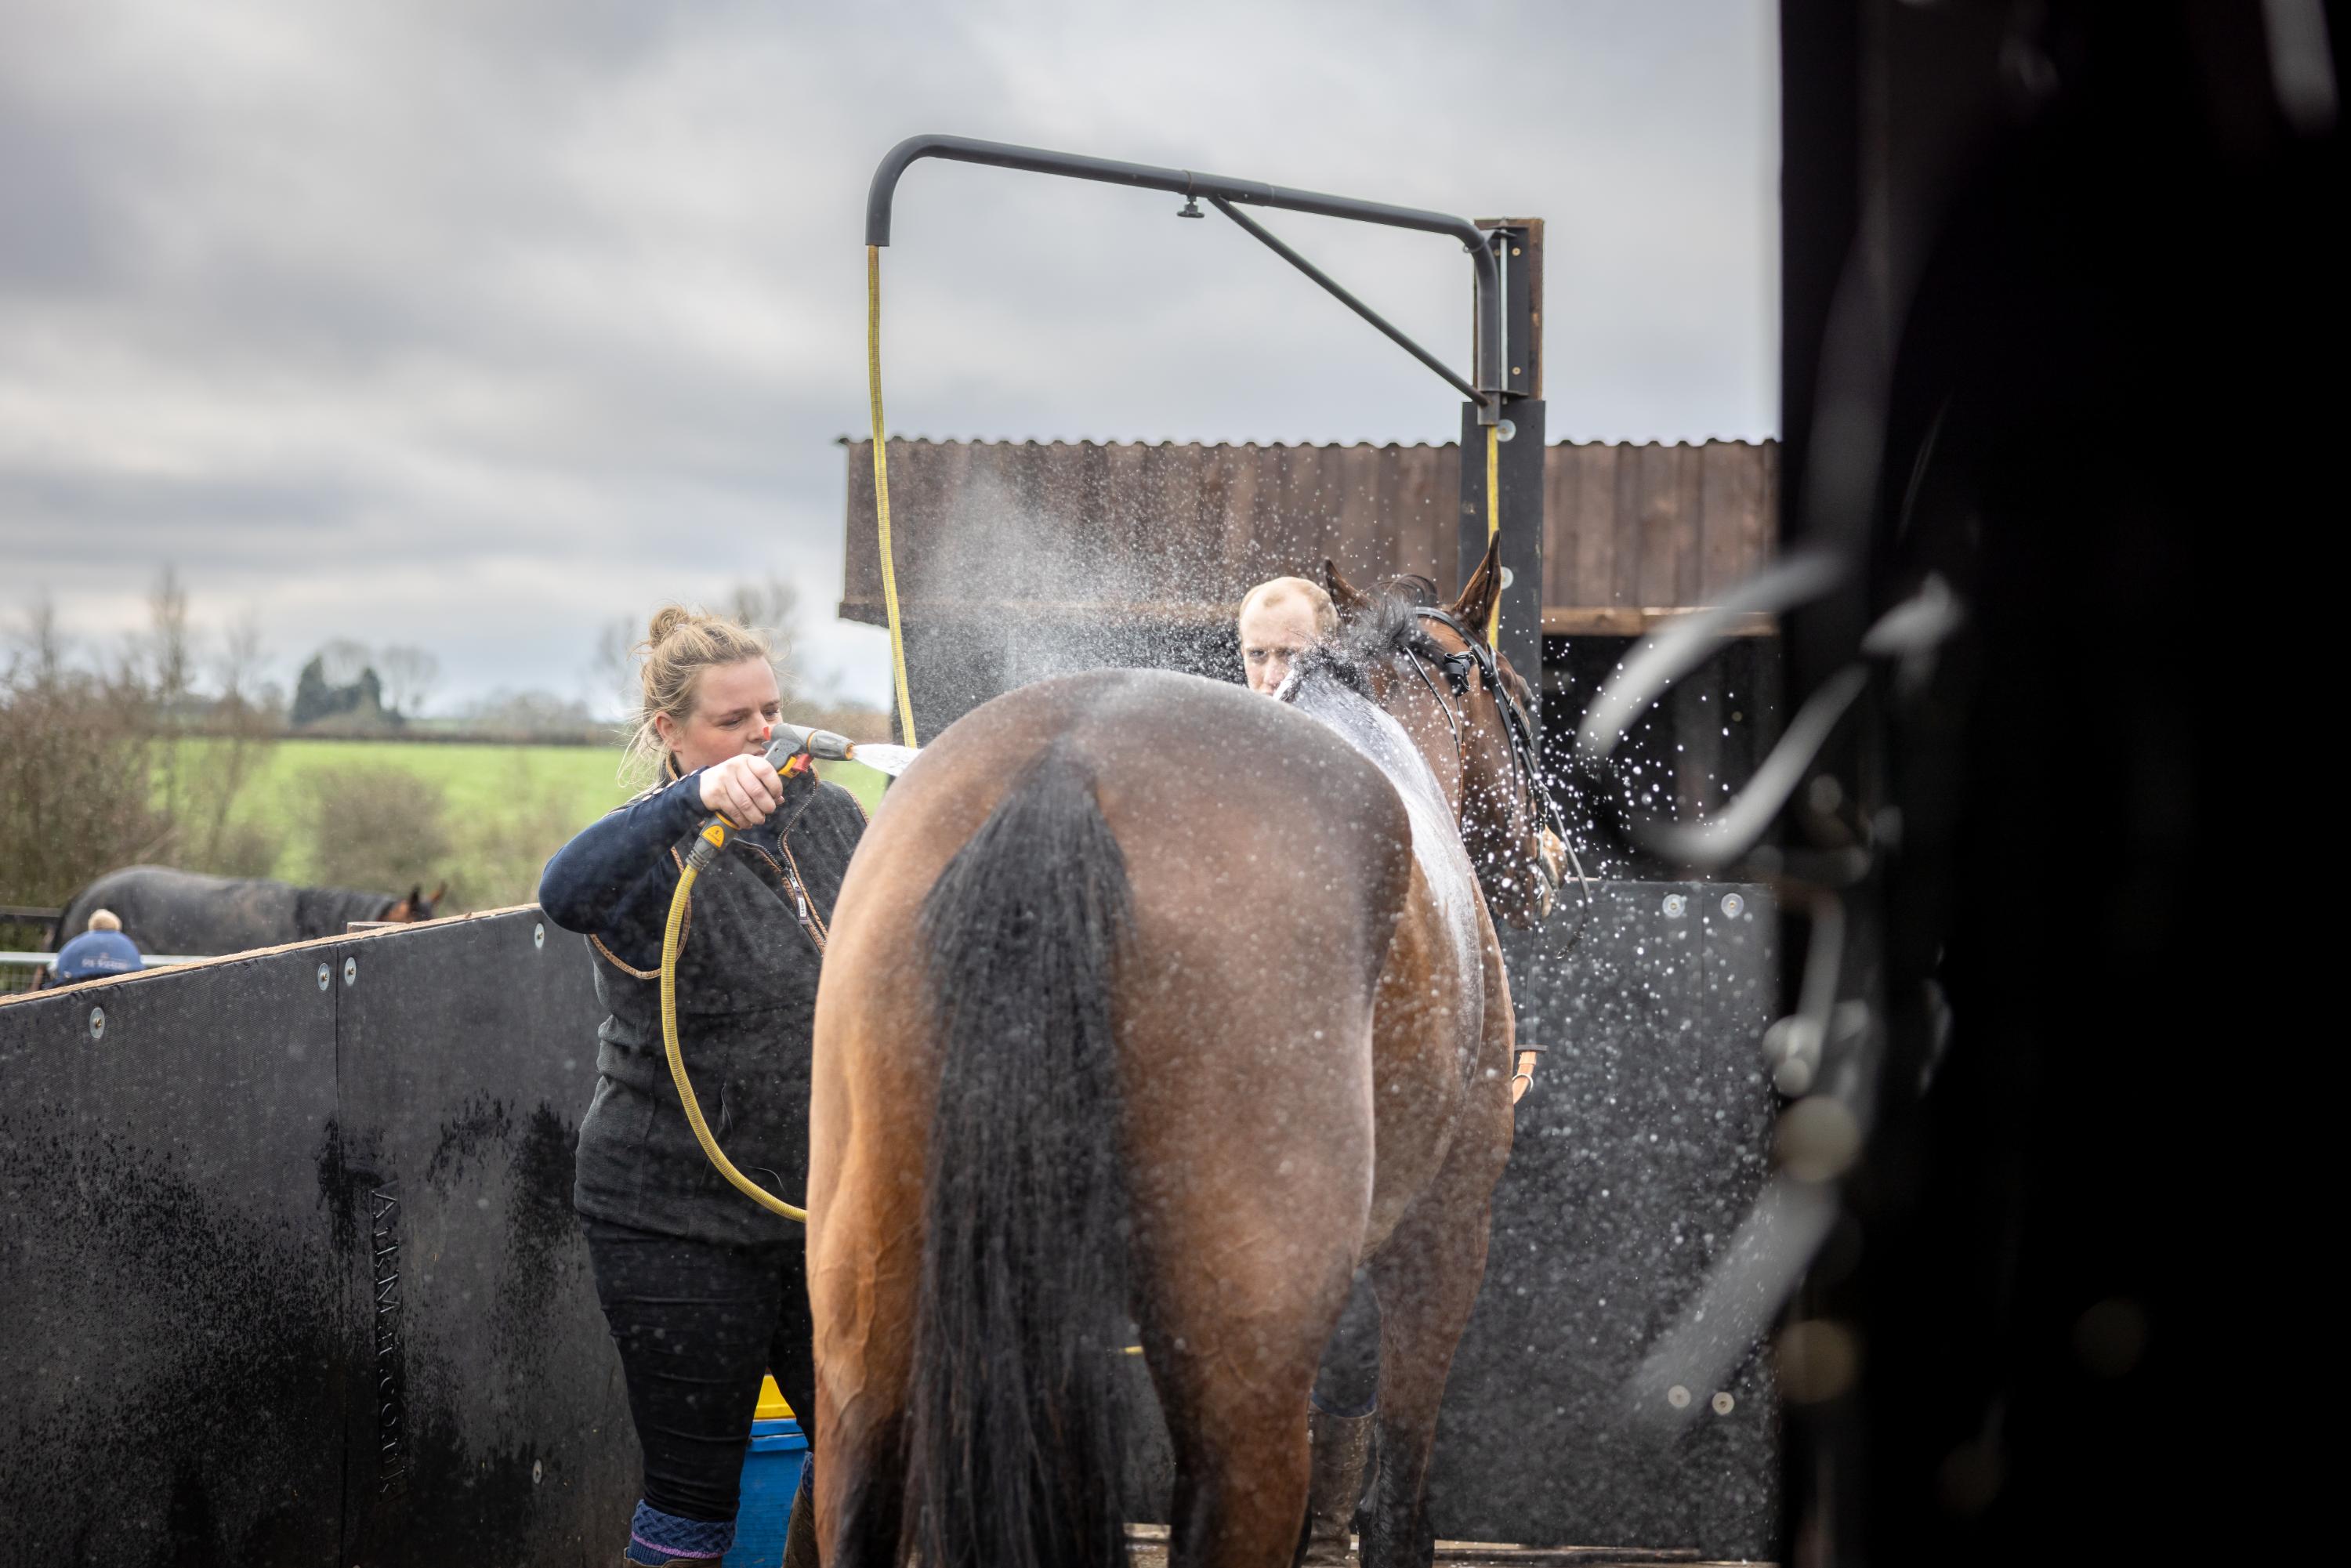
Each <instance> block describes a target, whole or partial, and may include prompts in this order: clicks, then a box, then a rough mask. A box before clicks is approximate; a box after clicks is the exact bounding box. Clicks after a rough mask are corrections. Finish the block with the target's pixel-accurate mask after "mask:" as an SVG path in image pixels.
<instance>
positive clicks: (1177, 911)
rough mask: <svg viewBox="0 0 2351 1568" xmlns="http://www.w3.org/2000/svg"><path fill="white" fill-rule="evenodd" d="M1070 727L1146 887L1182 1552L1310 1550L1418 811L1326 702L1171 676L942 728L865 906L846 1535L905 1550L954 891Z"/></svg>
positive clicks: (1130, 675)
mask: <svg viewBox="0 0 2351 1568" xmlns="http://www.w3.org/2000/svg"><path fill="white" fill-rule="evenodd" d="M1049 751H1050V752H1051V753H1052V754H1053V757H1052V759H1051V762H1050V766H1053V767H1061V766H1063V765H1065V764H1077V765H1081V767H1082V768H1083V769H1084V772H1085V773H1086V775H1087V777H1088V778H1089V779H1090V780H1091V784H1090V788H1091V791H1092V800H1093V801H1095V802H1098V805H1099V811H1100V816H1101V818H1102V821H1104V822H1105V823H1106V824H1107V825H1108V830H1109V832H1110V834H1111V835H1112V836H1113V837H1114V838H1115V841H1116V845H1117V849H1118V851H1119V852H1121V853H1122V854H1123V861H1124V866H1125V881H1126V885H1127V888H1128V890H1129V893H1130V894H1131V900H1132V911H1131V925H1130V928H1129V932H1128V939H1127V941H1126V942H1125V944H1124V946H1123V949H1122V951H1121V956H1120V958H1119V962H1118V966H1117V969H1116V976H1117V980H1116V992H1115V995H1114V997H1113V1017H1114V1024H1115V1038H1116V1040H1117V1047H1116V1049H1117V1051H1118V1057H1119V1060H1118V1062H1117V1098H1118V1101H1119V1103H1118V1104H1116V1105H1115V1106H1113V1107H1112V1108H1111V1109H1110V1111H1109V1115H1110V1116H1111V1117H1112V1118H1113V1120H1114V1121H1115V1122H1116V1124H1117V1125H1116V1127H1115V1128H1114V1129H1113V1131H1114V1133H1115V1134H1116V1135H1117V1136H1118V1138H1119V1142H1120V1145H1121V1153H1122V1155H1123V1180H1124V1183H1125V1186H1126V1189H1127V1197H1128V1200H1129V1204H1130V1207H1131V1211H1132V1216H1131V1217H1132V1225H1133V1231H1132V1235H1133V1240H1132V1247H1131V1252H1132V1256H1131V1258H1130V1259H1129V1260H1128V1262H1129V1270H1130V1272H1129V1278H1130V1281H1131V1285H1132V1292H1133V1296H1134V1306H1135V1309H1136V1315H1137V1317H1138V1318H1139V1320H1140V1321H1141V1322H1143V1324H1144V1336H1145V1343H1146V1346H1147V1350H1148V1355H1149V1363H1150V1366H1151V1371H1152V1375H1153V1377H1154V1380H1155V1383H1156V1384H1157V1385H1158V1387H1159V1390H1160V1394H1161V1397H1162V1401H1163V1404H1164V1406H1165V1409H1166V1412H1167V1416H1168V1418H1169V1424H1170V1427H1171V1432H1172V1435H1173V1436H1174V1438H1175V1446H1176V1450H1177V1455H1178V1466H1179V1478H1178V1503H1179V1510H1180V1511H1179V1514H1178V1552H1177V1560H1178V1561H1179V1562H1190V1563H1211V1562H1213V1563H1267V1564H1269V1565H1270V1564H1274V1563H1286V1562H1287V1561H1288V1558H1289V1555H1290V1550H1291V1547H1292V1546H1293V1544H1294V1542H1295V1541H1296V1535H1297V1530H1298V1523H1299V1521H1300V1519H1301V1516H1302V1513H1303V1505H1304V1492H1305V1469H1306V1452H1305V1430H1304V1423H1303V1419H1302V1416H1303V1412H1304V1407H1305V1402H1306V1392H1307V1389H1308V1386H1309V1385H1310V1384H1311V1378H1312V1375H1313V1370H1314V1366H1315V1363H1316V1361H1317V1359H1318V1357H1319V1355H1320V1354H1321V1351H1322V1345H1323V1343H1324V1342H1325V1341H1326V1340H1327V1338H1328V1336H1329V1333H1330V1330H1331V1327H1332V1322H1334V1321H1335V1319H1336V1317H1337V1313H1338V1311H1339V1308H1340V1306H1341V1304H1342V1302H1343V1300H1344V1296H1345V1291H1346V1287H1347V1281H1348V1277H1349V1273H1350V1270H1352V1269H1353V1265H1354V1264H1355V1262H1356V1260H1357V1259H1358V1257H1359V1255H1360V1252H1359V1249H1360V1248H1361V1245H1362V1242H1363V1238H1364V1228H1365V1224H1366V1221H1367V1218H1368V1214H1369V1208H1370V1205H1371V1197H1372V1190H1373V1174H1372V1170H1371V1160H1372V1155H1373V1152H1374V1134H1373V1116H1374V1106H1373V1101H1374V1094H1373V1078H1372V1065H1371V1064H1372V1061H1373V1052H1372V1050H1371V1036H1372V1032H1373V1013H1374V997H1375V992H1376V988H1377V985H1378V976H1379V974H1380V972H1381V969H1382V967H1383V965H1384V963H1385V962H1386V960H1387V957H1388V954H1389V949H1390V937H1391V935H1392V932H1393V929H1394V925H1395V920H1396V918H1397V915H1398V914H1399V913H1400V912H1401V910H1402V907H1403V905H1404V903H1405V898H1406V895H1407V891H1408V888H1409V885H1410V877H1411V872H1410V862H1409V855H1408V851H1407V850H1406V848H1405V841H1406V837H1407V833H1408V830H1407V829H1406V827H1405V820H1404V814H1403V812H1402V810H1401V808H1400V806H1399V805H1398V803H1397V801H1396V800H1395V795H1394V792H1393V790H1392V789H1390V788H1389V787H1388V786H1387V784H1386V782H1385V780H1384V779H1381V778H1380V777H1379V776H1378V774H1377V773H1376V771H1375V770H1374V769H1373V768H1371V767H1370V766H1369V765H1368V764H1367V763H1365V762H1364V760H1363V758H1360V757H1359V756H1358V755H1356V754H1355V753H1354V752H1353V751H1352V750H1350V749H1349V748H1347V747H1345V746H1344V745H1343V743H1341V742H1339V741H1338V740H1337V739H1336V737H1333V736H1332V735H1331V734H1330V733H1329V732H1328V731H1327V730H1324V729H1323V728H1322V727H1321V726H1319V725H1317V724H1315V723H1313V722H1312V721H1311V720H1308V719H1305V718H1303V717H1302V716H1299V715H1296V714H1294V713H1291V712H1290V711H1288V710H1285V709H1282V708H1280V707H1279V706H1277V705H1274V704H1271V703H1268V702H1266V701H1265V700H1264V699H1262V698H1259V697H1254V696H1251V695H1249V694H1247V693H1244V692H1240V691H1238V689H1237V688H1233V687H1229V686H1223V685H1217V684H1216V683H1212V682H1205V681H1198V680H1193V679H1189V678H1186V677H1181V676H1174V675H1165V674H1145V673H1140V672H1119V673H1102V674H1094V675H1088V676H1077V677H1071V678H1069V679H1066V680H1061V681H1055V682H1049V683H1044V684H1042V685H1039V686H1034V687H1029V688H1025V689H1024V690H1022V691H1020V692H1017V693H1014V694H1012V695H1008V696H1007V697H1003V698H1000V699H998V701H997V702H995V703H992V704H990V705H988V706H987V707H985V708H982V709H980V710H979V711H978V712H977V713H976V714H975V715H973V716H971V717H970V718H967V720H965V721H964V722H963V723H961V724H958V725H957V726H956V727H954V728H953V729H952V730H950V731H949V732H948V733H947V734H946V735H945V736H943V737H941V738H940V740H939V741H937V742H935V743H934V745H933V746H932V747H930V748H929V750H928V751H926V753H925V756H924V758H923V759H922V760H921V761H920V762H919V763H917V764H916V766H915V767H914V768H912V769H910V770H909V772H908V773H907V775H906V776H905V778H904V779H903V780H902V781H901V782H900V784H899V785H897V786H896V787H895V788H893V791H892V794H891V798H890V800H889V802H888V804H887V806H886V807H885V809H884V810H883V811H882V812H880V813H879V814H878V815H877V817H876V818H875V821H874V822H873V825H872V829H871V830H870V831H869V832H868V833H867V836H866V838H865V841H864V842H863V844H862V846H861V847H860V849H859V851H858V853H857V857H856V860H855V862H853V863H852V867H851V870H850V873H849V877H848V880H847V883H845V885H844V887H843V890H842V894H841V902H840V904H839V907H838V908H837V909H836V911H835V913H834V917H833V923H832V937H831V949H830V951H829V953H828V956H827V963H826V967H825V975H824V980H823V985H822V988H821V990H820V996H819V1001H818V1011H817V1030H816V1063H815V1080H814V1103H813V1106H812V1116H811V1139H810V1162H811V1165H810V1182H809V1195H810V1199H809V1207H810V1236H809V1240H810V1264H811V1274H810V1280H811V1283H810V1289H811V1294H812V1296H813V1304H814V1308H815V1315H816V1328H817V1343H816V1351H817V1370H818V1406H819V1409H818V1417H819V1418H818V1423H817V1426H818V1433H817V1447H818V1463H817V1486H818V1518H819V1525H820V1534H821V1536H822V1538H823V1539H824V1540H825V1541H826V1542H827V1545H828V1554H827V1560H828V1561H829V1562H832V1563H886V1562H893V1561H895V1560H896V1558H895V1553H896V1550H897V1546H898V1542H899V1524H900V1519H899V1514H900V1509H901V1507H902V1505H903V1504H904V1502H905V1501H906V1497H905V1492H904V1487H905V1484H906V1483H905V1476H906V1473H907V1464H908V1454H907V1447H906V1445H907V1439H908V1435H909V1427H908V1423H909V1420H910V1415H909V1411H910V1402H911V1400H912V1397H913V1396H914V1392H915V1391H914V1390H913V1389H912V1388H911V1387H910V1386H909V1384H910V1380H911V1373H912V1366H913V1364H914V1362H913V1353H912V1351H911V1348H910V1345H911V1343H912V1341H913V1340H914V1336H915V1333H916V1330H917V1328H918V1326H919V1318H920V1314H921V1311H922V1309H921V1303H920V1301H919V1296H920V1290H921V1281H922V1275H923V1258H924V1252H923V1249H924V1245H925V1236H924V1232H925V1223H926V1221H925V1213H926V1210H925V1204H926V1202H928V1201H929V1195H928V1194H927V1193H926V1191H925V1167H926V1164H927V1161H928V1158H929V1152H930V1151H929V1143H928V1137H929V1126H930V1123H931V1120H932V1117H933V1114H934V1110H935V1106H936V1105H937V1103H938V1084H939V1076H940V1071H941V1061H940V1051H939V1045H938V1041H937V1039H936V1037H935V1019H934V1017H933V1016H932V1012H931V1008H930V1004H929V969H928V967H927V965H928V958H929V955H928V952H927V949H926V946H925V941H926V939H925V931H924V927H923V911H924V907H925V899H926V898H927V897H929V895H930V894H931V891H932V889H933V887H934V884H935V883H938V881H939V879H940V875H941V873H942V872H943V871H944V870H945V869H946V867H947V865H948V863H949V862H950V861H952V860H954V859H955V857H956V855H957V852H959V851H961V850H962V849H963V848H964V847H965V845H966V843H967V841H970V840H971V839H972V837H973V835H974V834H975V832H976V831H977V830H978V829H979V828H980V826H981V825H982V824H983V822H986V821H988V820H989V818H990V815H991V813H994V812H996V811H997V810H998V808H999V806H1004V807H1006V808H1007V809H1009V803H1008V802H1007V800H1005V797H1006V793H1007V789H1008V785H1010V784H1011V783H1012V781H1014V780H1016V779H1029V780H1030V781H1032V782H1033V780H1034V778H1035V775H1033V774H1031V773H1030V772H1029V769H1030V768H1031V765H1032V764H1034V763H1036V762H1037V760H1038V759H1039V758H1040V757H1044V756H1045V755H1046V754H1047V753H1048V752H1049ZM1446 1054H1447V1058H1448V1061H1455V1062H1458V1053H1456V1052H1455V1051H1453V1050H1452V1049H1451V1048H1450V1046H1448V1047H1447V1052H1446ZM1395 1135H1396V1136H1397V1137H1398V1138H1399V1139H1405V1140H1407V1141H1408V1140H1409V1138H1410V1137H1411V1136H1412V1135H1413V1134H1411V1132H1410V1131H1409V1130H1407V1129H1405V1128H1401V1127H1400V1128H1399V1129H1397V1131H1396V1134H1395ZM1418 1135H1420V1136H1422V1137H1424V1138H1426V1139H1427V1140H1428V1141H1429V1142H1430V1143H1432V1144H1437V1143H1441V1141H1442V1140H1443V1138H1444V1130H1443V1129H1441V1128H1434V1127H1429V1126H1426V1125H1423V1126H1421V1127H1420V1128H1419V1130H1418ZM1379 1146H1380V1148H1381V1150H1382V1153H1383V1154H1384V1153H1385V1152H1386V1150H1387V1149H1388V1147H1389V1146H1390V1145H1387V1144H1385V1143H1383V1144H1381V1145H1379ZM978 1283H979V1282H978V1281H975V1282H974V1284H975V1288H977V1284H978ZM1068 1560H1070V1561H1076V1560H1077V1559H1075V1558H1071V1559H1068Z"/></svg>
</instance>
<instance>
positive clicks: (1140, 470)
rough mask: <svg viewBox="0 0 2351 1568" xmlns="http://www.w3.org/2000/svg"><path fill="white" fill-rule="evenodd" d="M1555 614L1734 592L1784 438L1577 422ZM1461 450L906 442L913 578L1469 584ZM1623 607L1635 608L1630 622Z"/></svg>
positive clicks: (865, 452) (981, 585)
mask: <svg viewBox="0 0 2351 1568" xmlns="http://www.w3.org/2000/svg"><path fill="white" fill-rule="evenodd" d="M843 447H844V450H845V455H846V458H847V462H848V479H849V485H848V509H847V519H846V543H847V553H846V562H845V568H844V581H843V584H842V588H843V593H842V605H841V613H842V614H844V615H847V616H849V617H851V618H852V619H856V620H878V619H879V618H880V614H881V597H882V589H881V575H880V568H879V558H878V556H877V554H876V551H875V548H874V530H873V479H872V447H871V444H869V443H866V442H845V443H843ZM1544 456H1545V460H1544V475H1543V479H1544V508H1545V522H1544V538H1543V619H1544V624H1545V628H1546V629H1547V630H1553V631H1614V630H1624V631H1627V632H1635V631H1638V630H1640V629H1641V625H1642V623H1643V622H1645V621H1646V620H1647V619H1650V618H1654V616H1655V615H1656V614H1657V613H1659V612H1671V611H1674V610H1679V609H1687V608H1690V607H1694V606H1698V605H1702V604H1707V603H1710V602H1712V601H1714V600H1715V599H1716V598H1717V597H1719V595H1720V593H1721V592H1722V591H1723V590H1724V589H1726V588H1728V587H1729V586H1730V585H1731V584H1732V583H1734V582H1737V581H1738V580H1740V579H1741V578H1743V577H1745V576H1747V575H1749V574H1750V573H1751V572H1752V571H1754V570H1756V568H1757V567H1759V566H1760V565H1761V564H1762V562H1763V561H1764V559H1766V558H1767V557H1768V556H1769V554H1770V553H1771V548H1772V544H1773V542H1774V540H1775V539H1776V538H1777V535H1778V499H1779V485H1778V480H1779V448H1778V444H1776V443H1772V442H1763V443H1747V442H1729V441H1708V442H1705V443H1703V444H1698V445H1658V444H1644V445H1618V444H1607V443H1600V442H1586V443H1574V442H1565V443H1562V444H1558V445H1555V446H1552V448H1550V449H1549V450H1548V452H1546V454H1545V455H1544ZM1459 472H1460V454H1459V452H1458V449H1457V448H1456V447H1455V446H1453V445H1452V444H1445V445H1437V446H1397V445H1387V446H1280V445H1272V446H1259V445H1254V444H1247V445H1217V446H1208V445H1200V444H1172V443H1170V444H1157V445H1153V444H1142V443H1134V444H1096V443H1092V442H1080V443H1073V442H1050V443H1044V442H933V441H907V440H893V441H892V442H891V443H890V497H891V517H892V535H893V540H894V546H895V551H896V556H897V570H898V591H899V594H900V597H901V598H902V599H904V600H905V601H909V602H910V603H920V604H924V605H927V606H929V607H931V608H932V609H933V610H934V612H943V611H948V610H951V609H952V608H953V607H955V606H958V605H963V606H970V607H974V608H977V607H978V606H980V605H984V604H1004V603H1008V602H1050V603H1054V604H1059V605H1064V606H1067V605H1076V604H1089V603H1094V604H1101V605H1102V606H1104V607H1106V608H1107V607H1109V606H1113V605H1119V604H1124V605H1136V604H1150V605H1154V606H1156V607H1161V608H1163V609H1167V610H1171V611H1172V610H1175V609H1177V608H1179V607H1190V608H1192V609H1195V610H1196V611H1198V612H1202V613H1207V612H1218V613H1221V612H1223V610H1224V608H1225V607H1228V606H1229V605H1230V604H1231V603H1232V601H1234V600H1236V599H1238V597H1239V595H1240V594H1241V593H1242V592H1244V591H1246V590H1247V589H1248V587H1249V585H1250V584H1251V583H1254V582H1258V581H1261V580H1263V579H1265V578H1267V577H1270V576H1273V575H1276V574H1278V573H1280V572H1285V571H1301V572H1303V571H1311V570H1315V569H1316V568H1318V567H1319V565H1320V563H1321V561H1322V559H1323V557H1325V556H1326V555H1327V556H1330V557H1332V558H1333V559H1336V560H1337V561H1338V562H1339V565H1340V569H1341V570H1343V571H1345V572H1347V573H1348V574H1349V575H1351V576H1354V577H1357V578H1359V579H1370V578H1376V577H1380V576H1384V575H1387V574H1390V573H1395V572H1419V573H1422V574H1424V575H1426V576H1429V577H1433V578H1435V579H1436V580H1437V584H1438V586H1439V587H1440V588H1441V589H1443V590H1445V591H1447V592H1450V591H1453V589H1454V588H1455V587H1456V586H1457V580H1458V563H1457V560H1456V554H1455V548H1454V528H1455V525H1454V519H1455V517H1456V514H1457V510H1458V505H1459ZM1620 622H1621V624H1620Z"/></svg>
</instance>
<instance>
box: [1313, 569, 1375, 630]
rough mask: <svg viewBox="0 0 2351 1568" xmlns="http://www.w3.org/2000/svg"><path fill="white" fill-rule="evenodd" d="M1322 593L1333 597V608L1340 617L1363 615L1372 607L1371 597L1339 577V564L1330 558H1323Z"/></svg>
mask: <svg viewBox="0 0 2351 1568" xmlns="http://www.w3.org/2000/svg"><path fill="white" fill-rule="evenodd" d="M1322 591H1323V592H1325V593H1328V594H1329V595H1330V596H1331V608H1332V609H1333V610H1335V611H1337V612H1339V614H1340V616H1341V617H1342V618H1345V617H1349V616H1353V615H1358V614H1361V613H1362V612H1364V611H1365V610H1367V609H1369V608H1370V607H1371V602H1372V599H1371V595H1369V594H1367V593H1365V592H1364V591H1363V590H1362V589H1360V588H1357V587H1356V586H1355V585H1354V584H1353V583H1352V582H1349V581H1348V580H1346V579H1345V578H1343V577H1341V576H1340V575H1339V563H1338V562H1337V561H1335V560H1332V559H1331V558H1330V557H1329V556H1324V557H1323V558H1322Z"/></svg>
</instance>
